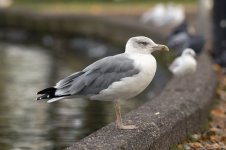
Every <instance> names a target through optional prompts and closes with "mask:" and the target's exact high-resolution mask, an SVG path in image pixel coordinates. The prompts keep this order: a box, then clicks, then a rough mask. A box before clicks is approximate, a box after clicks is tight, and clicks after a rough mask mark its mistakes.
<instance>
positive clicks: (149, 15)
mask: <svg viewBox="0 0 226 150" xmlns="http://www.w3.org/2000/svg"><path fill="white" fill-rule="evenodd" d="M165 11H166V8H165V6H164V5H163V4H162V3H159V4H157V5H156V6H155V7H154V8H152V9H150V10H148V11H146V12H144V14H143V15H142V16H141V19H140V20H141V22H142V23H148V22H154V23H155V24H157V25H158V24H161V22H162V19H163V17H164V16H165V15H166V13H165Z"/></svg>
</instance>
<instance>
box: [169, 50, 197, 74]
mask: <svg viewBox="0 0 226 150" xmlns="http://www.w3.org/2000/svg"><path fill="white" fill-rule="evenodd" d="M194 57H195V51H194V50H193V49H191V48H187V49H185V50H184V51H183V53H182V55H181V56H180V57H177V58H176V59H175V60H174V61H173V63H172V64H171V65H170V67H169V70H170V71H171V72H172V73H173V74H174V75H176V76H184V75H188V74H192V73H194V72H195V71H196V67H197V62H196V60H195V58H194Z"/></svg>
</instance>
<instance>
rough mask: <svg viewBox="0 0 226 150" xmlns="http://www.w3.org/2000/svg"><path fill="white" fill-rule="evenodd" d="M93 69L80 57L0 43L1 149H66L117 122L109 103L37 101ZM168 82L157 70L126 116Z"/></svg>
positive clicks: (129, 105) (162, 70) (161, 68)
mask: <svg viewBox="0 0 226 150" xmlns="http://www.w3.org/2000/svg"><path fill="white" fill-rule="evenodd" d="M89 63H90V59H85V58H83V57H81V56H80V55H79V54H76V55H62V56H60V57H58V56H55V55H53V54H52V53H50V50H48V49H44V48H41V47H37V46H23V45H16V44H7V43H0V91H1V92H0V102H1V103H0V149H1V150H22V149H23V150H28V149H32V150H40V149H41V150H53V149H54V150H55V149H56V150H57V149H62V148H65V147H67V146H69V145H71V144H72V143H73V142H75V141H78V140H79V139H81V138H83V137H85V136H87V135H89V134H90V133H92V132H94V131H95V130H97V129H99V128H101V127H102V126H104V125H106V124H108V123H110V122H112V121H114V119H115V114H114V108H113V104H112V103H111V102H101V101H90V100H87V99H72V100H63V101H59V102H56V103H51V104H47V103H46V102H44V101H43V102H42V101H36V100H35V99H36V97H37V96H36V93H37V91H39V90H41V89H43V88H45V87H49V86H52V85H54V83H55V82H57V81H58V80H59V79H61V78H63V77H65V76H67V75H70V74H71V73H73V72H74V71H75V70H79V69H82V68H83V67H84V66H86V65H88V64H89ZM169 78H170V76H169V72H168V71H167V70H166V69H165V68H164V66H162V65H160V66H158V72H157V78H155V80H154V81H153V82H152V84H151V86H150V87H149V89H148V90H146V91H145V92H144V94H142V95H140V96H138V97H137V98H135V99H132V100H129V101H124V102H122V109H123V113H126V112H129V111H131V110H132V109H134V108H137V107H138V106H140V105H141V104H142V103H144V102H145V100H147V99H150V98H153V97H154V96H155V94H156V93H158V91H160V90H161V89H162V88H163V86H164V85H165V83H166V82H167V81H168V80H169Z"/></svg>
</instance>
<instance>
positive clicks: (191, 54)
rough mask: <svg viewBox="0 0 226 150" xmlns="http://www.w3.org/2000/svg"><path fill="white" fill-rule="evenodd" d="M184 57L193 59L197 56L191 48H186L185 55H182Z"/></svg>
mask: <svg viewBox="0 0 226 150" xmlns="http://www.w3.org/2000/svg"><path fill="white" fill-rule="evenodd" d="M182 56H192V57H195V56H196V54H195V51H194V50H193V49H191V48H186V49H185V50H184V51H183V53H182Z"/></svg>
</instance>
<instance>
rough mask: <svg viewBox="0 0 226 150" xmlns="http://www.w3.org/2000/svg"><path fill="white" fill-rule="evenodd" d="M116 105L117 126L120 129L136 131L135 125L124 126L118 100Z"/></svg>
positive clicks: (115, 102)
mask: <svg viewBox="0 0 226 150" xmlns="http://www.w3.org/2000/svg"><path fill="white" fill-rule="evenodd" d="M114 105H115V113H116V126H117V128H119V129H136V128H137V127H136V126H135V125H123V124H122V116H121V111H120V104H119V101H118V100H115V101H114Z"/></svg>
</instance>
